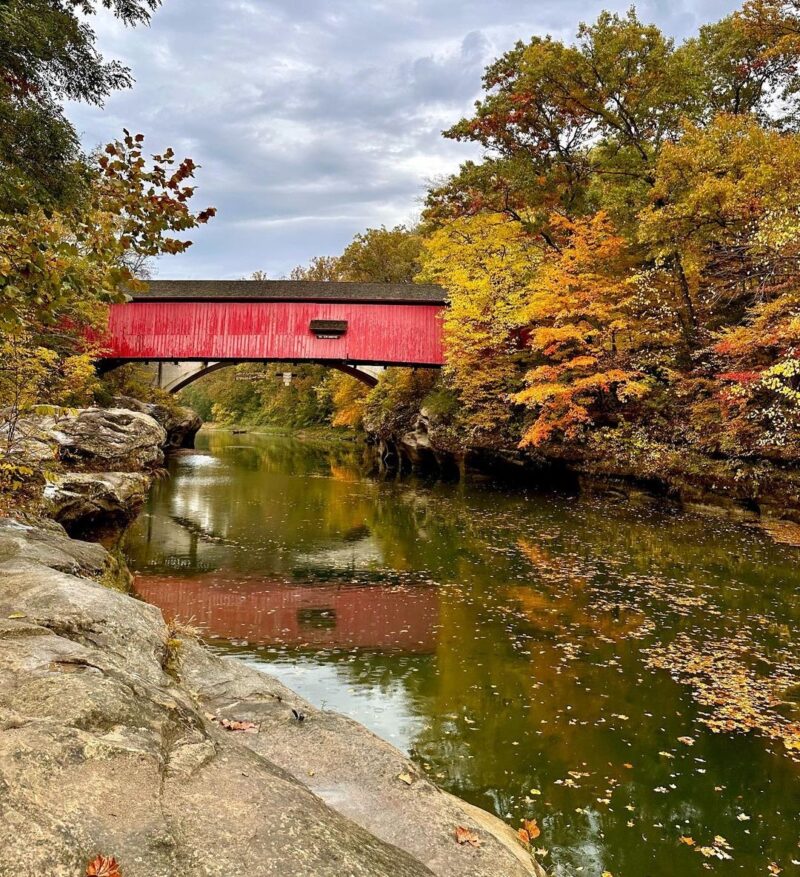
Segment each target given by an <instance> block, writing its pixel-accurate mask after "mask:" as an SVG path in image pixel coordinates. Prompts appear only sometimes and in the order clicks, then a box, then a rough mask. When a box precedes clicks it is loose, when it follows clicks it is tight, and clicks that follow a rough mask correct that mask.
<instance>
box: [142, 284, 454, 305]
mask: <svg viewBox="0 0 800 877" xmlns="http://www.w3.org/2000/svg"><path fill="white" fill-rule="evenodd" d="M131 298H132V299H133V300H134V301H317V302H318V301H337V302H360V303H370V304H372V303H381V302H392V303H393V304H444V303H445V301H446V294H445V291H444V289H442V287H440V286H435V285H433V284H421V283H344V282H333V281H314V280H151V281H150V282H149V283H148V288H147V290H146V291H144V292H138V291H137V292H135V293H133V294H132V296H131Z"/></svg>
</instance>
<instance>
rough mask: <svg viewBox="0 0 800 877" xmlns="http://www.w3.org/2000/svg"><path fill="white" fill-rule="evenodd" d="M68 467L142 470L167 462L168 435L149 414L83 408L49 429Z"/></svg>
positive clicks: (119, 409)
mask: <svg viewBox="0 0 800 877" xmlns="http://www.w3.org/2000/svg"><path fill="white" fill-rule="evenodd" d="M48 432H49V434H50V435H51V436H52V437H53V439H55V441H56V442H57V444H58V457H59V459H60V460H61V461H62V462H63V463H64V464H65V465H67V466H77V467H80V468H81V469H89V470H91V471H93V472H139V471H142V470H149V469H156V468H158V467H159V466H161V465H162V464H163V463H164V452H163V447H164V445H165V444H166V440H167V434H166V431H165V430H164V428H163V427H162V426H161V425H160V424H159V423H157V422H156V421H155V420H154V419H153V418H152V417H150V416H149V415H148V414H144V413H142V412H139V411H129V410H128V409H125V408H84V409H82V410H80V411H78V413H77V414H75V415H74V416H68V417H65V418H63V419H61V420H59V421H58V423H56V424H54V425H53V426H51V427H50V429H49V430H48Z"/></svg>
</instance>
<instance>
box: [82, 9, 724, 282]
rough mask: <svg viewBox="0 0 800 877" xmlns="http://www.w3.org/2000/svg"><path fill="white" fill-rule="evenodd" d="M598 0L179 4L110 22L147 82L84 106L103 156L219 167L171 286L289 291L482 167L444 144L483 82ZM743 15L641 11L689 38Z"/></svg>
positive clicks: (203, 189) (105, 30) (104, 35)
mask: <svg viewBox="0 0 800 877" xmlns="http://www.w3.org/2000/svg"><path fill="white" fill-rule="evenodd" d="M628 5H629V3H628V2H619V3H618V2H605V3H604V2H598V3H595V2H593V0H588V2H587V0H582V2H581V0H538V2H531V0H416V2H415V0H347V2H340V0H165V2H164V6H163V8H162V9H161V10H159V11H158V12H157V13H156V14H155V16H154V17H153V21H152V24H151V26H150V27H149V28H136V29H126V28H124V27H122V26H120V25H119V24H118V23H117V22H116V21H114V20H113V19H112V18H110V17H109V16H108V15H105V14H103V15H99V16H97V17H95V18H94V19H93V24H94V27H95V29H96V31H97V33H98V35H99V43H100V48H101V50H102V51H103V53H104V54H106V55H107V56H108V57H116V58H120V59H122V60H123V61H124V62H125V63H126V64H128V65H129V66H130V67H131V68H132V70H133V73H134V76H135V77H136V85H135V86H134V87H133V89H131V90H130V91H126V92H121V93H118V94H116V95H114V96H113V97H112V98H111V99H110V100H109V101H108V102H107V104H106V106H105V107H104V108H103V109H96V108H92V107H79V106H74V107H70V109H69V114H70V117H71V118H72V119H73V121H74V122H75V124H76V125H77V128H78V130H79V132H80V134H81V137H82V139H83V142H84V144H85V146H86V147H87V148H92V147H94V146H96V145H97V144H99V143H101V142H106V141H108V140H110V139H112V138H114V137H115V136H118V135H119V133H120V131H121V129H122V128H123V127H127V128H129V129H130V130H131V131H133V132H141V133H143V134H145V135H146V136H147V141H146V144H147V145H148V146H150V147H151V149H152V150H153V151H158V150H160V149H163V148H164V147H166V146H172V147H173V148H174V149H175V150H176V151H177V152H178V153H179V154H180V155H189V156H191V157H192V158H193V159H194V160H195V161H197V162H199V164H201V165H202V167H201V169H200V170H199V171H198V185H199V188H198V193H197V197H196V204H197V206H198V208H200V207H205V206H208V205H213V206H215V207H217V208H218V210H219V213H218V214H217V217H216V218H215V219H214V220H212V222H211V223H210V224H209V225H208V226H206V227H205V228H204V229H201V230H200V231H199V232H197V233H195V234H194V236H193V240H194V241H195V244H194V246H193V247H191V248H190V250H189V251H188V252H187V253H185V254H183V255H180V256H170V257H167V258H165V259H163V260H162V261H161V263H160V264H159V265H158V266H157V276H159V277H162V278H219V279H222V278H237V277H244V276H247V275H248V274H250V273H251V272H253V271H255V270H257V269H260V270H263V271H266V272H267V273H268V274H269V276H270V277H280V276H281V275H283V274H285V273H288V271H289V270H290V269H291V268H292V267H293V266H294V265H297V264H304V263H306V262H307V261H308V260H309V259H310V258H311V257H312V256H315V255H335V254H338V253H340V252H341V250H342V248H343V247H344V246H345V245H346V244H347V243H348V242H349V241H350V239H351V238H352V237H353V235H354V234H355V233H356V232H358V231H362V230H363V229H365V228H368V227H375V226H379V225H381V224H385V225H387V226H391V225H395V224H397V223H401V222H406V223H407V222H409V221H411V222H413V221H414V219H415V217H416V216H417V215H418V213H419V210H420V199H421V197H422V195H423V194H424V191H425V187H426V182H427V181H428V180H431V179H433V178H436V177H439V176H441V175H443V174H446V173H447V172H449V171H453V170H455V169H456V168H457V167H458V164H459V163H460V162H461V161H463V160H464V159H466V158H469V157H471V156H472V155H475V154H476V153H475V151H474V149H473V148H471V147H470V146H468V145H465V144H459V143H452V142H450V141H447V140H444V139H443V138H442V137H441V131H442V129H444V128H446V127H448V126H449V125H451V124H452V123H453V122H454V121H456V120H457V119H459V118H460V117H461V116H463V115H464V114H466V113H468V112H469V110H470V107H471V106H472V102H473V101H474V100H475V98H476V97H477V96H478V95H479V93H480V80H481V72H482V70H483V68H484V67H485V66H486V64H487V63H489V62H490V61H491V60H492V59H493V58H495V57H497V56H498V55H499V54H502V53H503V52H504V51H505V50H507V49H508V48H510V47H511V46H512V45H513V43H514V42H515V41H516V40H517V39H528V38H530V37H531V36H532V35H533V34H546V33H551V34H553V35H554V36H558V37H561V38H564V39H571V38H572V36H573V34H574V32H575V28H576V25H577V23H578V22H579V21H580V20H591V19H593V18H594V17H595V16H596V14H597V13H598V12H599V11H600V9H601V8H611V9H613V10H616V11H620V12H622V11H624V10H625V9H626V8H627V6H628ZM736 5H738V4H736V3H734V2H732V0H694V2H692V0H652V2H647V3H641V4H639V6H638V9H639V13H640V16H641V17H642V18H643V19H645V20H647V21H655V22H656V23H657V24H659V25H660V26H661V27H662V28H664V29H665V30H666V31H667V32H669V33H670V34H672V35H674V36H675V37H677V38H680V37H683V36H686V35H688V34H691V33H692V32H693V31H694V30H695V29H696V27H697V25H698V24H700V23H703V22H705V21H713V20H715V19H717V18H719V17H721V16H722V15H724V14H725V13H726V12H728V11H729V10H730V9H732V8H734V6H736Z"/></svg>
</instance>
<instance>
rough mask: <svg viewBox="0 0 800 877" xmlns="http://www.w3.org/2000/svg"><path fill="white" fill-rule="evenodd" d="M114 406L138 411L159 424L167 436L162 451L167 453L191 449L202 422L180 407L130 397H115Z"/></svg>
mask: <svg viewBox="0 0 800 877" xmlns="http://www.w3.org/2000/svg"><path fill="white" fill-rule="evenodd" d="M114 404H115V405H117V406H118V407H119V408H127V409H130V410H131V411H139V412H141V413H142V414H148V415H149V416H150V417H152V418H153V420H155V421H156V422H157V423H160V424H161V426H162V427H163V428H164V431H165V432H166V434H167V437H166V441H165V443H164V449H165V450H166V451H167V452H169V451H174V450H177V449H178V448H193V447H194V437H195V436H196V435H197V433H198V432H199V431H200V427H201V426H202V425H203V421H202V420H201V419H200V417H199V416H198V415H197V414H196V413H195V412H194V411H192V409H191V408H185V407H183V406H180V405H159V404H157V403H154V402H141V401H139V400H138V399H133V398H131V397H130V396H116V397H115V399H114Z"/></svg>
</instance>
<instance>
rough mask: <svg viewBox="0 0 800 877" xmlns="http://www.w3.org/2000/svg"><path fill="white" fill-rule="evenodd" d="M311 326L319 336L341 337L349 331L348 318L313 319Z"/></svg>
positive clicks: (313, 331)
mask: <svg viewBox="0 0 800 877" xmlns="http://www.w3.org/2000/svg"><path fill="white" fill-rule="evenodd" d="M309 328H310V329H311V331H312V333H313V334H314V335H316V336H317V338H331V339H333V338H341V337H342V335H344V334H345V333H346V332H347V320H312V321H311V324H310V327H309Z"/></svg>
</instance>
